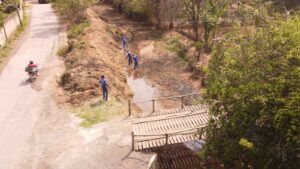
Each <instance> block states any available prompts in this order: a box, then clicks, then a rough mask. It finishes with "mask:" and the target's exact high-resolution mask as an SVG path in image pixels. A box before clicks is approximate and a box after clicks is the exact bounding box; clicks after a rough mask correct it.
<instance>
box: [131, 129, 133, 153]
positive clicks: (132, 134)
mask: <svg viewBox="0 0 300 169" xmlns="http://www.w3.org/2000/svg"><path fill="white" fill-rule="evenodd" d="M131 139H132V140H131V141H132V143H131V146H132V147H131V150H132V151H134V133H133V132H131Z"/></svg>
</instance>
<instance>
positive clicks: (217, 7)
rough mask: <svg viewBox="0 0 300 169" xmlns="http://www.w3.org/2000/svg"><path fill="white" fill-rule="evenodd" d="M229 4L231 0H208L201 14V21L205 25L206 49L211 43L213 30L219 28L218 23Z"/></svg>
mask: <svg viewBox="0 0 300 169" xmlns="http://www.w3.org/2000/svg"><path fill="white" fill-rule="evenodd" d="M228 4H229V0H223V1H218V0H207V2H206V4H205V7H204V10H203V12H202V14H201V16H200V18H201V22H202V24H203V27H204V35H203V36H204V37H203V39H204V42H205V48H206V50H209V47H210V44H209V40H210V36H211V33H212V32H213V31H215V29H216V28H217V24H218V22H219V19H220V17H221V16H222V15H223V13H224V12H225V9H226V8H227V6H228Z"/></svg>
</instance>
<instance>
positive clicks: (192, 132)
mask: <svg viewBox="0 0 300 169" xmlns="http://www.w3.org/2000/svg"><path fill="white" fill-rule="evenodd" d="M186 96H187V95H185V96H176V97H173V98H180V99H181V100H183V99H182V98H183V97H186ZM168 98H171V97H168ZM160 100H161V99H160ZM151 101H153V100H151ZM208 120H209V115H208V107H207V106H206V105H203V104H197V105H184V104H181V107H179V108H173V109H164V110H161V111H158V112H155V111H154V112H152V113H151V114H149V115H147V116H144V117H141V118H135V119H133V120H132V127H133V131H132V150H144V149H149V148H156V147H161V146H165V145H170V144H178V143H184V142H187V141H192V140H198V139H201V135H199V133H200V132H199V131H200V130H202V129H203V128H205V127H206V126H207V124H208Z"/></svg>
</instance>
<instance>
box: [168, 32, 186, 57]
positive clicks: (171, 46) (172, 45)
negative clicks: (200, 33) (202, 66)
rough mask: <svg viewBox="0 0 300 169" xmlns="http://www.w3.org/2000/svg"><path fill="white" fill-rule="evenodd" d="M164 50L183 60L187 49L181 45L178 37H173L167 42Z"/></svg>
mask: <svg viewBox="0 0 300 169" xmlns="http://www.w3.org/2000/svg"><path fill="white" fill-rule="evenodd" d="M166 48H167V49H168V50H169V51H171V52H174V53H176V54H177V55H178V56H179V57H181V58H183V59H184V58H185V54H186V52H187V48H186V47H185V46H184V44H182V43H181V39H180V37H173V38H172V39H170V40H168V41H167V46H166Z"/></svg>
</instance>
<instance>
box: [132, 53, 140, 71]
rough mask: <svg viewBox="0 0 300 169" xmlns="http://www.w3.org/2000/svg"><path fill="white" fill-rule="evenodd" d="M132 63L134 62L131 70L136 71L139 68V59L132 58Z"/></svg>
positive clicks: (136, 57)
mask: <svg viewBox="0 0 300 169" xmlns="http://www.w3.org/2000/svg"><path fill="white" fill-rule="evenodd" d="M133 62H134V66H133V68H134V69H138V68H139V57H138V55H134V56H133Z"/></svg>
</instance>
